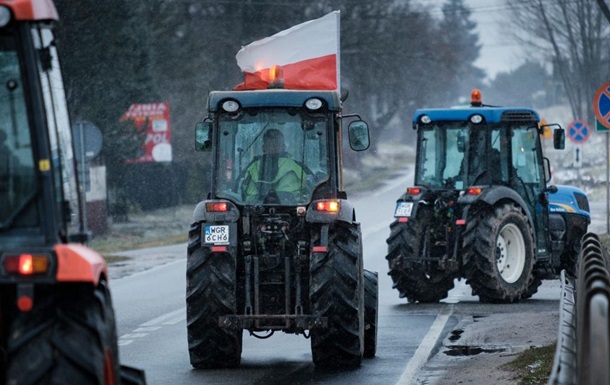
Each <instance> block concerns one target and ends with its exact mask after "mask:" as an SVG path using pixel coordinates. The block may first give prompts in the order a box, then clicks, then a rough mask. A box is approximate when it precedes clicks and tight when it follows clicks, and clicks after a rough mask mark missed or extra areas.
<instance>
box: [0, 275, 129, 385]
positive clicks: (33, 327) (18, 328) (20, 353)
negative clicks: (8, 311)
mask: <svg viewBox="0 0 610 385" xmlns="http://www.w3.org/2000/svg"><path fill="white" fill-rule="evenodd" d="M7 353H8V370H7V373H6V378H7V384H19V385H34V384H36V385H47V384H49V385H51V384H53V385H54V384H62V385H63V384H66V385H71V384H73V385H109V384H119V383H120V382H119V358H118V348H117V339H116V324H115V318H114V311H113V309H112V300H111V298H110V292H109V290H108V289H107V287H106V284H105V283H104V282H101V283H100V285H99V286H98V287H97V288H94V287H93V286H92V285H87V284H60V285H55V286H47V287H41V286H39V287H37V288H36V289H35V295H34V307H33V309H32V310H31V311H30V312H20V311H18V310H17V309H13V317H12V321H11V325H10V327H9V333H8V339H7Z"/></svg>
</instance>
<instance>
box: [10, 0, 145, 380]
mask: <svg viewBox="0 0 610 385" xmlns="http://www.w3.org/2000/svg"><path fill="white" fill-rule="evenodd" d="M57 20H58V16H57V11H56V9H55V6H54V5H53V3H52V1H51V0H0V385H4V384H20V385H21V384H83V385H88V384H96V385H110V384H121V383H122V384H128V383H134V384H135V383H144V375H143V373H142V372H140V371H138V370H135V369H130V368H121V367H120V364H119V357H118V348H117V338H116V324H115V318H114V311H113V308H112V301H111V298H110V290H109V289H108V271H107V266H106V262H105V261H104V259H103V258H102V257H101V256H100V255H99V254H98V253H96V252H95V251H93V250H91V249H89V248H87V247H86V246H84V245H83V243H84V242H86V241H87V239H88V236H87V232H86V231H85V226H84V223H85V218H84V217H83V210H82V208H83V206H82V205H83V204H84V200H83V197H82V196H81V192H80V191H79V188H78V183H77V178H76V177H77V175H76V161H75V158H74V148H73V141H72V135H71V130H70V120H69V116H68V109H67V104H66V98H65V95H64V87H63V82H62V75H61V72H60V66H59V60H58V55H57V49H56V44H55V39H54V37H53V25H54V24H55V22H56V21H57ZM128 377H131V378H128Z"/></svg>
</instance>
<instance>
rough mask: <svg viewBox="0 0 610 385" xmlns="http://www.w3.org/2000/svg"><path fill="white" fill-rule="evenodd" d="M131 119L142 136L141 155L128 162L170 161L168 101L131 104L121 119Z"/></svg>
mask: <svg viewBox="0 0 610 385" xmlns="http://www.w3.org/2000/svg"><path fill="white" fill-rule="evenodd" d="M125 120H132V121H133V122H134V124H135V126H136V129H137V130H138V132H141V133H142V134H143V136H144V142H143V143H142V150H143V152H142V155H141V156H139V157H138V158H136V159H132V160H130V161H129V163H146V162H171V161H172V144H171V127H170V119H169V102H162V103H140V104H132V105H131V107H129V109H128V110H127V111H126V112H125V114H123V117H122V118H121V121H125Z"/></svg>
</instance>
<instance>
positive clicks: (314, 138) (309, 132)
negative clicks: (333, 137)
mask: <svg viewBox="0 0 610 385" xmlns="http://www.w3.org/2000/svg"><path fill="white" fill-rule="evenodd" d="M218 124H219V131H218V132H219V138H218V147H219V150H220V151H219V154H218V158H217V161H216V180H215V183H216V196H217V197H220V198H227V199H231V200H234V201H235V202H236V203H239V204H249V205H260V204H280V205H282V204H284V205H294V204H306V203H308V202H310V201H311V196H312V193H313V191H314V189H315V188H316V187H317V186H319V185H320V184H322V183H324V182H325V181H326V180H327V179H328V174H329V164H328V125H329V124H332V121H331V120H330V119H328V117H327V116H325V115H316V116H312V115H310V114H308V113H306V112H304V111H299V110H290V111H287V110H285V109H265V110H251V111H249V110H245V111H242V112H240V113H239V114H238V115H229V114H227V115H222V116H221V117H220V119H219V122H218Z"/></svg>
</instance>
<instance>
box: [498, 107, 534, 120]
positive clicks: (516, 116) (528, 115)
mask: <svg viewBox="0 0 610 385" xmlns="http://www.w3.org/2000/svg"><path fill="white" fill-rule="evenodd" d="M536 120H537V119H536V115H535V114H534V113H533V112H532V111H527V110H521V111H519V110H516V111H504V112H503V113H502V121H503V122H511V123H519V122H535V121H536Z"/></svg>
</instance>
